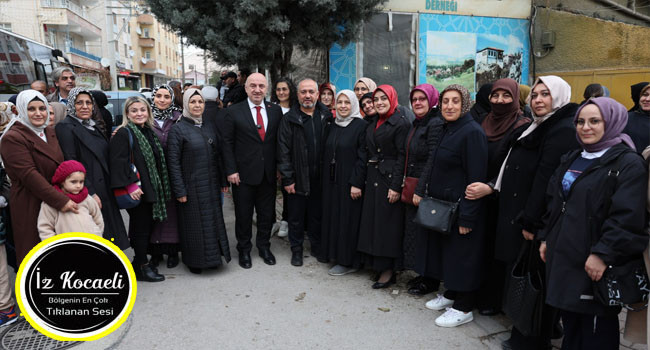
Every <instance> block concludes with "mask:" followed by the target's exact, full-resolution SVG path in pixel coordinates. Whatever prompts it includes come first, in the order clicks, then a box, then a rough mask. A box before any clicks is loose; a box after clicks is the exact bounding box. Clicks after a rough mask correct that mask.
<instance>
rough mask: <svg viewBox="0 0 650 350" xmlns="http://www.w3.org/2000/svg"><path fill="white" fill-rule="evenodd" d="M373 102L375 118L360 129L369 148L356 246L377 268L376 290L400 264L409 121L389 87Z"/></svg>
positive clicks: (370, 265)
mask: <svg viewBox="0 0 650 350" xmlns="http://www.w3.org/2000/svg"><path fill="white" fill-rule="evenodd" d="M373 101H374V104H375V109H376V110H377V113H378V117H377V118H374V119H373V120H372V122H371V123H370V124H369V125H368V126H367V127H366V130H365V139H366V149H367V152H368V153H367V164H366V167H365V180H366V182H365V185H366V186H365V193H364V197H363V208H362V213H361V229H360V231H359V244H358V250H359V252H360V253H361V254H362V261H363V262H364V264H365V265H366V267H368V268H370V269H372V270H374V271H378V272H379V277H378V279H377V282H376V283H375V284H373V285H372V288H374V289H379V288H387V287H389V286H390V285H392V284H393V283H395V280H396V273H395V271H396V270H399V269H400V268H401V265H402V262H401V260H402V255H403V251H402V241H403V240H404V206H403V204H402V203H401V202H400V193H401V191H402V177H403V176H404V158H405V153H406V149H405V144H406V135H407V134H408V131H409V127H410V125H409V123H408V121H407V120H406V118H405V117H404V116H403V115H402V114H401V113H400V112H399V111H397V92H395V89H394V88H393V87H392V86H390V85H381V86H379V88H377V89H376V90H375V92H374V93H373ZM352 190H353V192H359V191H361V189H360V188H356V187H354V188H352Z"/></svg>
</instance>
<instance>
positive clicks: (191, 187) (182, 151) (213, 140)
mask: <svg viewBox="0 0 650 350" xmlns="http://www.w3.org/2000/svg"><path fill="white" fill-rule="evenodd" d="M204 109H205V100H203V96H202V95H201V91H200V90H198V89H195V88H189V89H187V91H185V93H184V94H183V117H182V118H181V119H180V120H179V121H178V123H176V124H174V125H173V126H172V128H171V131H170V132H169V137H168V139H167V159H168V160H169V162H168V164H167V167H168V169H169V178H170V181H171V185H172V190H173V195H174V197H175V198H176V200H177V201H178V202H179V203H180V204H179V207H178V213H179V230H180V232H179V233H180V234H179V236H180V243H181V252H182V256H183V263H184V264H185V265H187V266H188V267H189V269H190V271H191V272H193V273H201V271H202V269H205V268H214V267H218V266H221V265H222V264H223V262H222V258H225V260H226V262H229V261H230V248H229V247H228V235H227V234H226V225H225V223H224V221H223V211H222V208H221V200H220V197H219V191H220V190H223V191H227V186H228V182H227V181H226V176H225V175H224V174H223V170H222V167H221V151H222V150H221V144H220V138H219V136H218V134H217V130H215V128H214V124H213V123H206V124H204V123H203V110H204Z"/></svg>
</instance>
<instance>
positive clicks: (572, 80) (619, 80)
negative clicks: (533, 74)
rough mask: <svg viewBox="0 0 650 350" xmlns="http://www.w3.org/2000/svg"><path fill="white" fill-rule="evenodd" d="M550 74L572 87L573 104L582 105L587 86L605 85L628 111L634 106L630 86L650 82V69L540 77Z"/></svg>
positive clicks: (569, 73) (611, 94)
mask: <svg viewBox="0 0 650 350" xmlns="http://www.w3.org/2000/svg"><path fill="white" fill-rule="evenodd" d="M550 74H552V75H557V76H559V77H561V78H562V79H564V80H566V81H567V83H569V85H571V102H576V103H580V102H581V101H582V100H583V99H584V98H583V97H582V94H583V93H584V91H585V88H586V87H587V85H589V84H592V83H598V84H601V85H605V86H606V87H607V88H608V89H609V92H610V97H611V98H613V99H615V100H617V101H618V102H620V103H622V104H624V105H625V106H626V107H627V108H628V109H629V108H630V107H632V105H633V103H632V97H631V95H630V85H633V84H636V83H638V82H642V81H650V68H646V69H616V70H597V71H593V70H592V71H581V72H548V73H543V74H538V75H550Z"/></svg>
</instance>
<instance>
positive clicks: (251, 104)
mask: <svg viewBox="0 0 650 350" xmlns="http://www.w3.org/2000/svg"><path fill="white" fill-rule="evenodd" d="M267 88H268V83H267V81H266V78H265V77H264V75H262V74H260V73H254V74H251V75H250V76H249V77H248V79H247V80H246V94H247V96H248V98H247V99H246V100H245V101H243V102H240V103H237V104H234V105H232V106H230V107H228V109H227V110H226V116H225V122H224V128H223V130H222V132H221V135H222V136H223V139H224V163H225V164H224V166H225V168H226V174H228V182H230V183H231V184H232V194H233V199H234V202H235V235H236V237H237V251H238V252H239V265H240V266H241V267H243V268H245V269H249V268H251V266H252V262H251V257H250V251H251V248H252V244H251V237H252V236H253V230H252V225H253V208H255V211H256V212H257V237H256V241H255V245H256V246H257V250H258V251H259V255H260V257H261V258H262V259H263V260H264V262H265V263H266V264H268V265H274V264H275V257H274V256H273V253H271V249H270V247H271V243H270V242H269V239H270V237H271V227H272V225H273V222H275V192H276V159H275V158H276V157H275V154H276V143H277V133H278V127H279V125H280V119H282V109H280V107H278V106H277V105H275V104H272V103H267V102H266V101H264V96H265V95H266V90H267Z"/></svg>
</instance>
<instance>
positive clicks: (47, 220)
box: [38, 160, 104, 240]
mask: <svg viewBox="0 0 650 350" xmlns="http://www.w3.org/2000/svg"><path fill="white" fill-rule="evenodd" d="M85 178H86V168H84V166H83V164H81V163H79V162H77V161H76V160H66V161H65V162H63V163H61V164H60V165H59V167H58V168H57V169H56V171H55V172H54V176H52V185H54V188H55V189H56V190H57V191H59V192H62V193H63V194H65V195H66V196H68V198H70V199H72V200H73V201H74V202H75V203H77V206H78V212H77V213H75V212H74V211H68V212H65V213H63V212H60V211H58V210H56V209H54V208H52V207H50V206H49V205H47V203H45V202H43V203H42V204H41V211H40V213H39V214H38V234H39V236H40V237H41V240H45V239H47V238H50V237H53V236H54V235H58V234H61V233H66V232H86V233H92V234H95V235H98V236H100V237H101V236H102V234H103V233H104V219H103V218H102V211H101V209H100V208H99V205H98V204H97V202H96V201H95V199H93V198H92V197H91V196H89V195H88V188H86V186H84V180H85Z"/></svg>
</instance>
